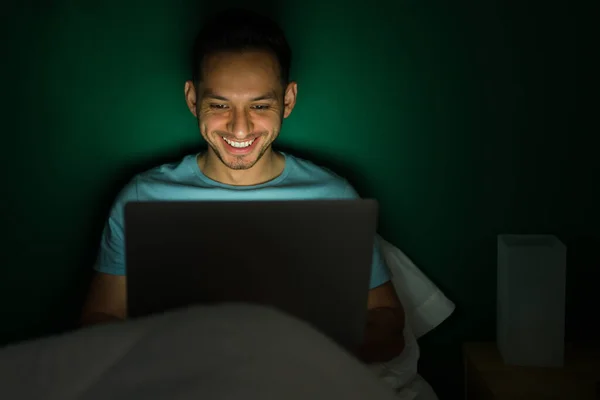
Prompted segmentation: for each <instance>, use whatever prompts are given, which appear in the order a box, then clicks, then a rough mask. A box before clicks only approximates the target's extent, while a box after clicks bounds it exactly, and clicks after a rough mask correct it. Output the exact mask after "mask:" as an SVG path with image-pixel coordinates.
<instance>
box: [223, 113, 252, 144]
mask: <svg viewBox="0 0 600 400" xmlns="http://www.w3.org/2000/svg"><path fill="white" fill-rule="evenodd" d="M228 128H229V131H230V132H231V133H233V135H234V136H235V137H236V139H245V138H246V137H247V136H248V135H249V134H250V133H251V132H252V130H253V125H252V121H251V120H250V116H249V115H248V113H247V112H246V111H245V110H235V111H234V112H233V113H232V117H231V121H229V126H228Z"/></svg>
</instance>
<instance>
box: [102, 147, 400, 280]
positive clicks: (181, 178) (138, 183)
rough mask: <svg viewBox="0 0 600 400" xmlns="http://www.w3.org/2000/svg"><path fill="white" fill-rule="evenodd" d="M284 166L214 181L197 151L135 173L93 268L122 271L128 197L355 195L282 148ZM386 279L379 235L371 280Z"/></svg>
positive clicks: (112, 216) (342, 181)
mask: <svg viewBox="0 0 600 400" xmlns="http://www.w3.org/2000/svg"><path fill="white" fill-rule="evenodd" d="M282 154H283V155H284V157H285V167H284V170H283V172H282V173H281V175H279V176H278V177H277V178H275V179H273V180H271V181H269V182H266V183H263V184H260V185H254V186H232V185H226V184H223V183H220V182H216V181H214V180H212V179H210V178H208V177H207V176H206V175H204V174H203V173H202V171H201V170H200V168H199V167H198V163H197V161H196V160H197V155H195V154H194V155H189V156H186V157H185V158H184V159H183V160H182V161H180V162H179V163H174V164H165V165H162V166H160V167H156V168H153V169H151V170H149V171H147V172H144V173H142V174H139V175H137V176H136V177H135V178H133V179H132V180H131V181H130V182H129V184H127V185H126V186H125V187H124V188H123V190H121V192H120V193H119V195H118V196H117V199H116V200H115V203H114V205H113V207H112V209H111V212H110V215H109V218H108V221H107V223H106V226H105V228H104V232H103V234H102V239H101V242H100V252H99V255H98V260H97V263H96V265H95V269H96V271H99V272H104V273H107V274H113V275H124V274H125V247H124V238H125V236H124V221H123V211H124V206H125V204H126V203H127V202H129V201H149V200H154V201H156V200H159V201H160V200H162V201H170V200H313V199H355V198H358V194H357V193H356V191H355V190H354V188H353V187H352V186H351V185H350V184H349V183H348V182H347V181H346V180H345V179H343V178H341V177H339V176H337V175H336V174H334V173H333V172H331V171H328V170H326V169H324V168H320V167H318V166H316V165H315V164H313V163H311V162H309V161H305V160H302V159H299V158H297V157H294V156H292V155H290V154H285V153H282ZM389 280H390V275H389V272H388V270H387V267H386V266H385V263H384V261H383V258H382V256H381V253H380V250H379V245H378V242H377V238H375V248H374V251H373V265H372V269H371V284H370V287H371V288H374V287H377V286H380V285H382V284H383V283H386V282H388V281H389Z"/></svg>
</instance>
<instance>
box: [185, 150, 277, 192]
mask: <svg viewBox="0 0 600 400" xmlns="http://www.w3.org/2000/svg"><path fill="white" fill-rule="evenodd" d="M197 161H198V167H199V168H200V171H202V173H204V175H206V176H207V177H208V178H210V179H212V180H213V181H217V182H220V183H223V184H225V185H233V186H254V185H259V184H261V183H265V182H268V181H270V180H273V179H275V178H276V177H277V176H279V175H280V174H281V173H282V172H283V168H284V166H285V159H284V157H283V156H282V155H281V154H279V153H276V152H275V151H273V150H272V149H269V150H268V151H267V152H266V153H265V154H263V156H262V157H261V158H260V160H258V161H257V162H256V164H254V165H253V166H252V167H251V168H248V169H240V170H234V169H231V168H228V167H227V166H225V164H223V162H222V161H221V160H220V159H219V157H217V155H216V154H215V153H214V151H213V150H212V149H211V148H210V147H209V148H208V151H207V152H206V153H203V154H201V155H200V156H199V157H198V160H197Z"/></svg>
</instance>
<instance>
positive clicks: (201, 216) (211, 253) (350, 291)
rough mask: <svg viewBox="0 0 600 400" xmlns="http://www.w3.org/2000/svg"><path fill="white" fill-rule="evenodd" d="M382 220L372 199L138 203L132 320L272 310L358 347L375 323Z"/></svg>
mask: <svg viewBox="0 0 600 400" xmlns="http://www.w3.org/2000/svg"><path fill="white" fill-rule="evenodd" d="M377 214H378V204H377V202H376V201H375V200H370V199H369V200H367V199H359V200H306V201H299V200H291V201H167V202H164V201H160V202H130V203H128V204H127V205H126V206H125V246H126V265H127V302H128V314H129V316H130V317H131V318H136V317H142V316H146V315H150V314H155V313H161V312H165V311H168V310H171V309H176V308H180V307H186V306H190V305H195V304H211V303H219V302H248V303H254V304H263V305H268V306H272V307H274V308H277V309H280V310H282V311H284V312H286V313H288V314H291V315H293V316H295V317H298V318H300V319H302V320H304V321H306V322H308V323H310V324H312V325H313V327H315V328H317V329H318V330H320V331H321V332H323V333H324V334H326V335H327V336H329V337H330V338H332V339H333V340H334V341H336V342H337V343H338V344H340V345H341V346H343V347H345V348H347V349H349V350H352V349H355V348H356V346H358V345H359V344H360V343H361V342H362V339H363V333H364V328H365V324H366V312H367V294H368V289H369V280H370V276H371V262H372V255H373V240H374V237H375V232H376V225H377Z"/></svg>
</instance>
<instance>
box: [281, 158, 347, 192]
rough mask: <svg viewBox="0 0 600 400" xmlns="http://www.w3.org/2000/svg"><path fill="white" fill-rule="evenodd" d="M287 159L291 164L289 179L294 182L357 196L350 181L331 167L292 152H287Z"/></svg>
mask: <svg viewBox="0 0 600 400" xmlns="http://www.w3.org/2000/svg"><path fill="white" fill-rule="evenodd" d="M286 159H287V160H288V161H287V162H289V163H290V164H291V165H290V176H289V179H292V180H293V181H294V183H303V184H306V185H310V186H314V187H322V188H327V189H328V191H331V192H333V193H335V194H336V195H338V196H340V197H349V198H354V197H356V196H357V195H356V192H355V190H354V188H353V187H352V185H351V184H350V182H348V180H347V179H346V178H344V177H342V176H340V175H338V174H337V173H335V172H334V171H332V170H331V169H329V168H326V167H324V166H320V165H317V164H315V163H314V162H312V161H308V160H305V159H303V158H300V157H297V156H294V155H290V154H286Z"/></svg>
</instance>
